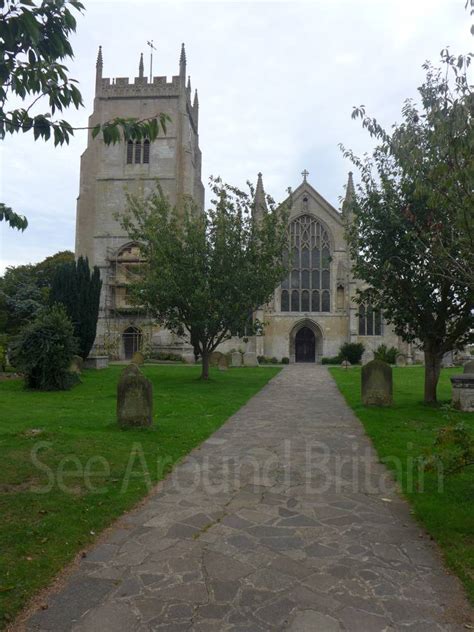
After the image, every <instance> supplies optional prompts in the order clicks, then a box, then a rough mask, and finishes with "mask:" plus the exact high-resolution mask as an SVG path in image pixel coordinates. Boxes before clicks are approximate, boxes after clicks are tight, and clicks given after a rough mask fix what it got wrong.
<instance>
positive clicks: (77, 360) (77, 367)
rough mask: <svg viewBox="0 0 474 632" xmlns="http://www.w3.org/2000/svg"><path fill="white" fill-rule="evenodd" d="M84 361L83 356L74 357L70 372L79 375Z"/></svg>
mask: <svg viewBox="0 0 474 632" xmlns="http://www.w3.org/2000/svg"><path fill="white" fill-rule="evenodd" d="M83 365H84V360H83V359H82V358H81V356H78V355H75V356H72V360H71V364H70V365H69V372H70V373H76V374H79V373H80V372H81V371H82V367H83Z"/></svg>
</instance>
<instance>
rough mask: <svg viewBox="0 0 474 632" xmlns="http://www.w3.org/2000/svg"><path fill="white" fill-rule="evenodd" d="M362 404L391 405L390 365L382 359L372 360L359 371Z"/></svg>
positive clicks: (391, 383)
mask: <svg viewBox="0 0 474 632" xmlns="http://www.w3.org/2000/svg"><path fill="white" fill-rule="evenodd" d="M361 378H362V379H361V390H362V403H363V404H364V406H391V405H392V401H393V382H392V367H391V366H390V365H389V364H387V363H386V362H382V360H372V361H371V362H368V363H367V364H365V365H364V366H363V367H362V371H361Z"/></svg>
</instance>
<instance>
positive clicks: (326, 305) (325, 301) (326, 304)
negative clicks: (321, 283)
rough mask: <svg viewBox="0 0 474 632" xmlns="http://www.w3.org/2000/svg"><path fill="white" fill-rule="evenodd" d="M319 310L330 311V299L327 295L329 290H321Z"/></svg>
mask: <svg viewBox="0 0 474 632" xmlns="http://www.w3.org/2000/svg"><path fill="white" fill-rule="evenodd" d="M321 311H322V312H330V311H331V300H330V297H329V292H328V291H325V292H323V296H322V300H321Z"/></svg>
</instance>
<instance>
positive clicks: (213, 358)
mask: <svg viewBox="0 0 474 632" xmlns="http://www.w3.org/2000/svg"><path fill="white" fill-rule="evenodd" d="M222 355H223V354H222V353H221V352H220V351H213V352H212V353H211V355H210V356H209V366H219V361H220V359H221V357H222Z"/></svg>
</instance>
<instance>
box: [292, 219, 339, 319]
mask: <svg viewBox="0 0 474 632" xmlns="http://www.w3.org/2000/svg"><path fill="white" fill-rule="evenodd" d="M288 237H289V243H288V251H287V252H285V257H286V260H285V261H287V260H288V253H291V257H290V260H291V269H290V272H289V275H288V277H287V278H286V279H285V280H284V281H283V282H282V284H281V288H282V290H281V311H282V312H289V311H291V312H309V311H312V312H320V311H321V312H330V311H331V294H330V292H331V271H330V266H331V245H330V241H329V235H328V232H327V230H326V229H325V228H324V226H323V225H322V224H321V222H319V221H318V220H317V219H316V218H314V217H312V216H311V215H302V216H301V217H298V218H296V219H295V220H293V221H292V222H291V224H290V227H289V231H288Z"/></svg>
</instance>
